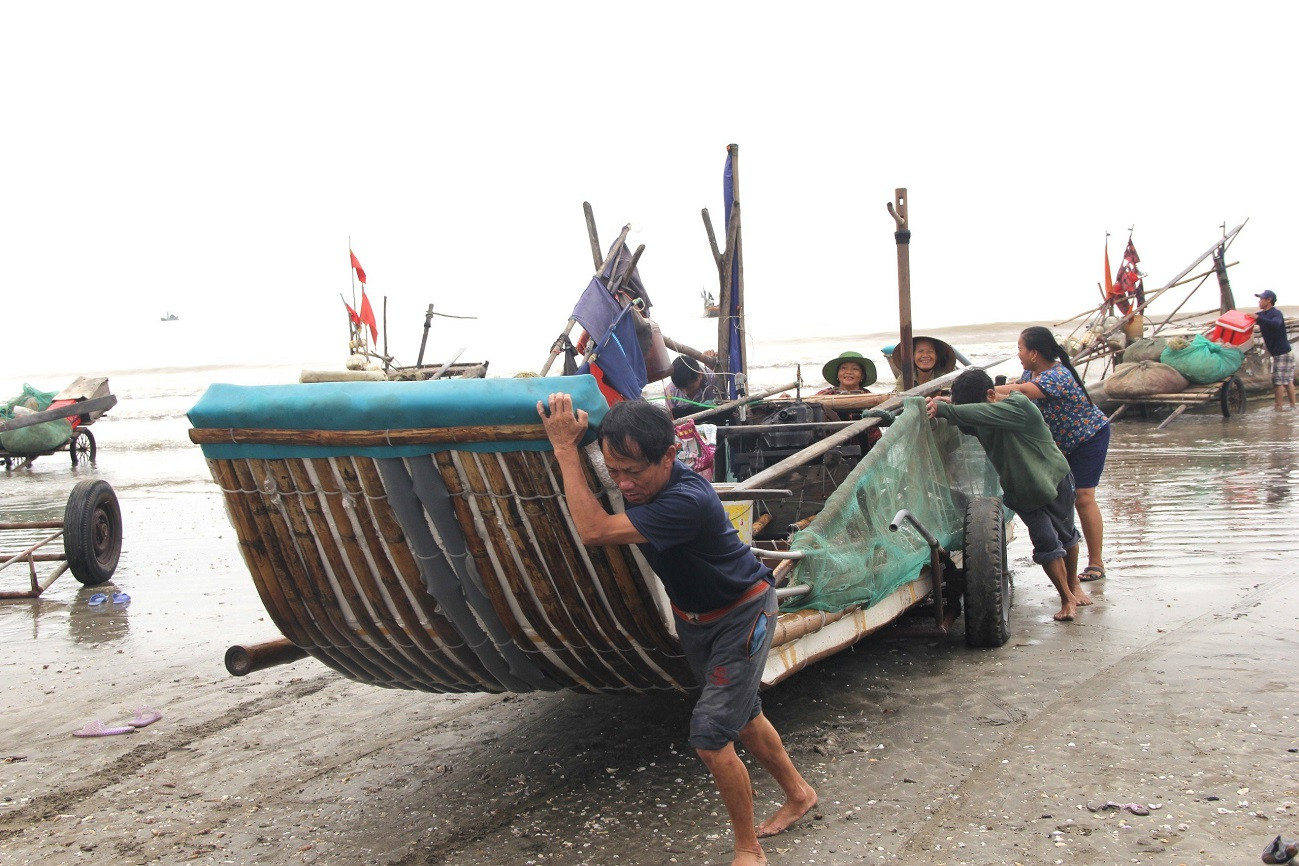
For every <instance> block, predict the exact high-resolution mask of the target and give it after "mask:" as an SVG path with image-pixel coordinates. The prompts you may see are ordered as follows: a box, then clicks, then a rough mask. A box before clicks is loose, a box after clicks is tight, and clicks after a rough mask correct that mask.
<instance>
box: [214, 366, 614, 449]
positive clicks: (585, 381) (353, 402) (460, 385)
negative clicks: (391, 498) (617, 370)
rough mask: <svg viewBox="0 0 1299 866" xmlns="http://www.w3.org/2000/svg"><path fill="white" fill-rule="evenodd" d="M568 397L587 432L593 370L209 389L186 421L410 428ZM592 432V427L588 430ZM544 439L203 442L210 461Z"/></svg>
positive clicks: (518, 420) (602, 408) (515, 417)
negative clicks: (583, 373) (556, 394)
mask: <svg viewBox="0 0 1299 866" xmlns="http://www.w3.org/2000/svg"><path fill="white" fill-rule="evenodd" d="M557 391H566V392H568V393H570V394H572V395H573V405H574V407H575V408H578V409H585V410H586V411H587V412H588V413H589V414H590V421H591V427H592V430H594V428H595V427H597V426H598V425H599V423H600V421H601V420H603V418H604V414H605V412H606V411H608V405H607V404H606V402H605V399H604V396H603V395H602V394H601V393H600V389H599V387H598V386H597V385H596V382H595V379H594V378H593V377H592V376H562V377H561V376H552V377H547V378H544V379H543V378H531V379H449V380H445V381H441V380H440V381H431V382H321V383H311V384H302V385H297V384H294V385H224V384H216V385H211V386H209V387H208V389H207V391H205V392H204V394H203V396H202V397H201V398H199V401H198V403H197V404H195V406H194V408H193V409H190V410H189V420H190V423H191V424H193V425H194V427H196V428H200V429H218V430H225V429H230V428H248V429H255V430H408V429H423V428H429V427H470V426H492V427H498V426H504V425H514V424H537V423H539V421H540V419H539V418H538V417H537V402H538V401H543V402H544V401H545V400H546V398H547V397H548V396H549V395H550V394H551V393H553V392H557ZM590 438H594V433H591V434H590ZM549 448H550V443H549V442H548V441H546V440H545V439H542V440H540V441H526V442H482V443H474V444H453V445H435V444H429V445H379V446H357V447H345V446H319V445H311V444H309V443H306V442H303V443H300V444H299V443H294V444H289V445H239V444H235V443H230V444H224V443H223V444H208V445H204V446H203V456H205V457H208V458H210V459H214V460H228V459H238V458H257V459H275V458H283V457H337V456H343V455H358V456H366V457H416V456H419V455H423V454H430V453H432V452H435V451H447V450H452V449H455V450H462V451H487V452H490V451H519V450H531V451H541V450H548V449H549Z"/></svg>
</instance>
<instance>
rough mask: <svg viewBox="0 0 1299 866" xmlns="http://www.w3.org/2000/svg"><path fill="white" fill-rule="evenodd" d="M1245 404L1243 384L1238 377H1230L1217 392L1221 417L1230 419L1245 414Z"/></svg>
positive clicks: (1246, 400)
mask: <svg viewBox="0 0 1299 866" xmlns="http://www.w3.org/2000/svg"><path fill="white" fill-rule="evenodd" d="M1247 402H1248V399H1247V397H1246V395H1245V383H1244V382H1242V381H1241V380H1240V377H1239V376H1232V377H1231V378H1230V379H1228V380H1227V381H1225V382H1223V383H1222V388H1221V389H1219V391H1218V403H1219V405H1220V406H1221V407H1222V417H1224V418H1230V417H1231V416H1232V415H1243V414H1245V405H1246V403H1247Z"/></svg>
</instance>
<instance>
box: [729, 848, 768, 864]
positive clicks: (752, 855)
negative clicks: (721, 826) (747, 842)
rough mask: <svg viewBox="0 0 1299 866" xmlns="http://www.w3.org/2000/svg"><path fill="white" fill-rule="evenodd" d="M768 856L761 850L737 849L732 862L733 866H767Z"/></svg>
mask: <svg viewBox="0 0 1299 866" xmlns="http://www.w3.org/2000/svg"><path fill="white" fill-rule="evenodd" d="M766 864H767V855H766V854H765V853H763V850H762V849H761V848H759V849H758V850H757V851H750V850H748V849H747V848H736V849H735V859H734V860H732V861H731V866H766Z"/></svg>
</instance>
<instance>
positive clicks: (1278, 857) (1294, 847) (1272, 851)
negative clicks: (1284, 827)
mask: <svg viewBox="0 0 1299 866" xmlns="http://www.w3.org/2000/svg"><path fill="white" fill-rule="evenodd" d="M1296 854H1299V842H1287V841H1285V840H1284V839H1282V838H1281V837H1280V836H1277V837H1276V838H1275V839H1273V840H1272V844H1271V845H1268V846H1267V847H1266V848H1264V849H1263V862H1264V863H1289V862H1290V861H1291V860H1293V859H1294V858H1295V855H1296Z"/></svg>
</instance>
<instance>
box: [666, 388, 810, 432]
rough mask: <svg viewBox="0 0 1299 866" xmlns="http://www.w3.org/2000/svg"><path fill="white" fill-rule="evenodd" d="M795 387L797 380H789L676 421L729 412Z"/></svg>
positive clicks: (696, 419) (695, 419)
mask: <svg viewBox="0 0 1299 866" xmlns="http://www.w3.org/2000/svg"><path fill="white" fill-rule="evenodd" d="M796 387H798V382H790V383H789V384H787V385H779V386H777V387H775V388H768V389H767V390H766V391H761V392H759V393H757V394H750V395H749V396H748V397H741V398H739V399H738V400H731V401H729V402H726V403H719V404H718V405H716V406H713V407H711V408H708V409H704V410H703V411H702V412H696V413H694V414H693V415H685V416H683V417H681V418H678V419H677V423H678V424H680V423H681V422H682V421H698V420H699V419H701V418H711V417H712V416H714V415H720V414H722V413H723V412H729V411H731V410H732V409H736V408H738V407H740V406H743V405H744V404H745V403H756V402H758V401H760V400H762V399H764V398H766V397H770V396H771V395H772V394H779V393H780V392H781V391H788V390H789V389H790V388H796Z"/></svg>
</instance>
